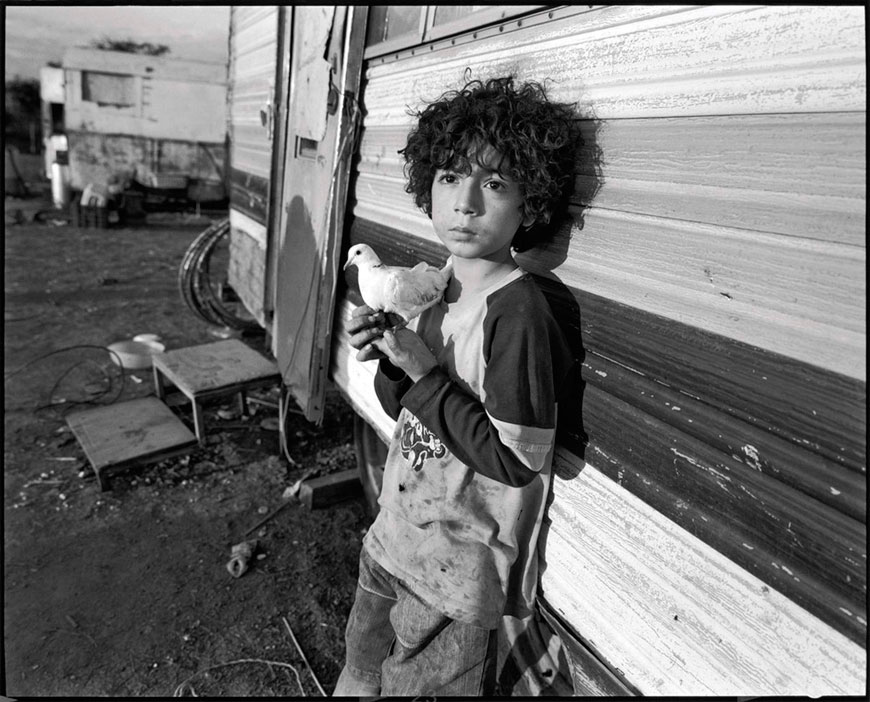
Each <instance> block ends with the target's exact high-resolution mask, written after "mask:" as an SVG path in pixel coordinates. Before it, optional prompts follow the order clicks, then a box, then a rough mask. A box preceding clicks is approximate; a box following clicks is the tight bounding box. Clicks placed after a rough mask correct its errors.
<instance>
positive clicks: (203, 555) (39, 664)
mask: <svg viewBox="0 0 870 702" xmlns="http://www.w3.org/2000/svg"><path fill="white" fill-rule="evenodd" d="M5 205H6V227H5V309H4V313H5V315H4V316H5V320H4V323H5V327H4V329H5V337H4V369H5V372H4V384H5V388H4V389H5V399H6V404H5V410H6V411H5V426H4V430H5V441H4V459H5V470H4V526H5V529H4V554H3V555H4V558H3V567H4V573H3V580H4V659H5V661H4V662H5V669H4V670H3V672H4V673H5V678H4V692H5V694H6V695H8V696H10V697H13V698H15V697H42V696H70V697H105V696H112V697H130V696H158V697H170V696H173V695H185V696H194V695H198V696H239V697H242V696H244V697H247V696H274V695H285V696H299V695H306V696H319V695H320V691H319V689H318V686H317V683H316V682H315V678H314V676H312V674H311V672H309V670H308V668H307V667H306V664H305V662H304V661H303V658H302V656H301V655H300V653H299V652H298V650H297V648H296V646H295V645H294V643H293V639H292V637H291V635H290V633H289V632H288V628H287V626H288V625H289V627H290V629H292V632H293V634H294V635H295V637H296V640H297V641H298V643H299V646H300V647H301V648H302V651H303V652H304V655H305V656H306V657H307V660H308V662H309V663H310V665H311V667H312V668H313V671H314V675H316V679H317V681H319V683H320V685H321V686H322V687H323V688H324V689H325V690H326V692H327V693H329V692H331V690H332V688H333V686H334V684H335V682H336V680H337V678H338V674H339V671H340V669H341V666H342V663H343V656H344V640H343V631H344V624H345V621H346V617H347V614H348V611H349V609H350V606H351V603H352V598H353V593H354V588H355V582H356V569H357V558H358V555H359V548H360V544H361V541H362V537H363V535H364V533H365V530H366V528H367V526H368V524H369V520H368V517H367V516H366V513H365V508H364V504H363V501H362V499H361V498H354V499H351V500H348V501H345V502H342V503H340V504H338V505H333V506H330V507H326V508H324V509H320V510H313V511H312V510H309V509H308V508H307V507H305V506H304V505H303V504H302V503H300V502H298V501H295V500H294V501H292V502H291V503H290V504H289V505H288V506H287V507H286V508H284V509H283V510H281V511H280V512H279V513H278V514H276V515H275V516H274V517H273V518H272V519H270V520H268V521H267V522H266V523H265V524H264V525H263V526H262V527H260V528H257V529H254V530H253V531H251V533H250V535H248V536H247V537H246V536H245V533H246V531H248V530H250V529H251V527H253V526H255V525H256V524H257V523H258V522H259V521H260V520H262V519H263V518H264V517H265V516H267V515H268V514H269V513H270V512H271V511H272V510H273V509H275V508H276V507H277V506H279V505H280V504H281V503H282V502H283V501H284V500H283V498H282V493H283V491H284V489H285V488H286V487H288V486H290V485H292V484H293V483H295V482H296V481H297V480H298V479H299V478H300V477H301V476H302V475H303V474H304V473H305V471H306V470H308V469H310V468H314V467H319V468H320V469H321V471H322V472H323V473H332V472H335V471H339V470H346V469H351V468H354V467H355V465H356V464H355V458H354V452H353V442H352V424H353V422H352V421H351V419H352V416H353V415H352V411H351V410H350V408H349V407H348V406H347V405H346V404H345V403H344V402H343V401H342V399H341V398H340V397H339V396H338V395H337V394H336V393H334V392H331V394H330V396H329V401H328V409H327V413H326V418H325V420H324V422H323V425H322V426H320V427H317V426H314V425H312V424H310V423H308V422H307V421H306V420H305V419H304V418H302V417H301V416H298V415H295V414H293V415H292V418H291V420H290V430H289V432H288V437H289V446H288V450H289V452H290V454H291V456H292V457H293V459H294V460H295V462H296V465H293V464H291V463H290V462H288V461H287V460H286V459H285V458H284V457H283V456H282V455H281V451H280V448H279V445H278V433H277V431H275V430H274V426H275V424H276V422H275V419H276V418H277V410H275V409H273V408H271V407H269V406H265V405H251V407H252V409H256V410H257V414H256V415H255V416H253V417H252V418H250V419H243V418H241V417H234V418H233V417H231V418H230V419H226V418H221V417H220V416H218V414H217V413H218V411H219V410H224V412H222V413H221V414H223V415H224V416H225V417H227V416H229V415H228V412H230V411H231V409H232V407H233V406H234V404H233V402H232V400H231V399H228V400H227V401H226V402H225V403H224V402H222V401H217V402H216V403H213V404H210V405H207V406H206V426H207V427H208V430H209V436H208V442H207V445H206V446H205V447H202V448H198V449H196V450H194V451H192V452H191V453H189V454H188V455H186V456H183V457H179V458H174V459H169V460H166V461H163V462H161V463H157V464H153V465H151V466H147V467H138V468H134V469H130V470H129V471H127V472H124V473H120V474H118V475H117V476H115V477H113V478H112V481H111V490H109V491H105V492H102V491H101V490H100V488H99V485H98V483H97V480H96V478H95V476H94V473H93V470H92V469H91V467H90V465H89V463H88V461H87V459H86V457H85V454H84V451H83V449H82V447H81V446H80V444H79V443H78V441H77V440H76V439H75V437H74V436H73V435H72V433H71V432H70V431H69V429H68V428H67V425H66V422H65V419H64V416H65V414H66V413H68V412H69V411H72V410H75V409H82V408H84V407H88V406H96V405H94V404H92V405H82V404H78V403H80V402H82V401H84V400H88V399H90V400H91V401H92V402H95V403H98V404H106V403H108V402H111V401H123V400H125V399H130V398H134V397H142V396H145V395H149V394H153V384H152V381H151V372H150V370H146V371H133V372H131V371H127V372H126V373H123V374H122V373H121V372H120V371H119V370H118V369H117V368H116V367H115V366H114V365H113V364H112V362H111V361H110V360H109V358H110V356H109V354H108V352H106V351H105V350H103V349H101V348H99V347H103V346H105V345H108V344H110V343H112V342H115V341H119V340H124V339H129V338H131V337H132V336H133V335H135V334H138V333H144V332H152V333H157V334H160V335H161V337H162V338H163V340H164V342H165V343H166V345H167V348H168V349H174V348H181V347H185V346H191V345H195V344H200V343H208V342H212V341H215V340H216V336H215V333H214V332H215V328H214V327H212V326H210V325H209V324H207V323H206V322H204V321H201V320H200V319H199V318H198V317H197V316H195V315H194V313H193V312H192V311H190V310H189V309H188V308H187V307H186V305H185V304H184V303H183V301H182V299H181V297H180V295H179V292H178V288H177V272H178V265H179V263H180V261H181V258H182V255H183V254H184V252H185V250H186V249H187V247H188V246H189V245H190V243H191V242H192V241H193V240H194V238H195V237H196V236H197V235H198V234H199V233H200V232H201V231H202V230H203V229H205V227H206V226H207V225H208V221H207V220H203V219H202V218H199V219H196V218H193V217H190V216H185V215H174V216H173V217H164V218H163V219H162V220H161V219H160V218H159V217H152V218H151V219H150V220H149V221H148V222H147V223H146V224H143V225H142V226H138V227H136V228H130V227H123V228H122V227H116V228H108V229H102V230H100V229H74V228H72V227H70V226H68V225H64V224H62V223H52V222H51V221H50V218H48V219H46V218H41V219H43V220H44V221H38V222H33V221H32V215H33V213H34V211H35V210H36V209H39V207H40V205H39V203H38V202H37V203H36V204H34V201H33V200H30V201H25V200H12V199H9V198H7V200H6V203H5ZM41 206H42V207H50V204H49V203H42V205H41ZM16 210H20V211H21V213H22V216H20V217H19V216H18V215H16V213H15V212H16ZM22 220H23V222H24V223H19V224H15V222H16V221H22ZM246 341H249V343H251V344H252V345H254V346H255V347H257V345H258V344H259V345H260V347H262V344H263V343H264V342H263V340H262V339H257V338H254V339H246ZM92 347H98V348H92ZM59 350H63V351H61V352H59V353H54V354H52V355H50V356H46V354H49V353H50V352H54V351H59ZM113 368H114V372H113ZM122 375H123V376H124V378H123V384H121V382H120V381H121V378H122ZM175 411H176V412H177V413H178V414H179V416H181V417H182V419H184V420H185V421H186V422H187V423H188V425H189V426H192V423H191V420H190V414H189V411H188V409H187V405H179V406H178V407H176V408H175ZM267 420H268V421H267ZM245 538H256V539H257V540H258V543H259V558H258V559H256V560H255V561H254V562H253V565H252V567H251V569H250V570H249V571H248V572H247V573H245V574H244V575H243V576H242V577H240V578H233V577H232V576H231V575H230V574H229V572H228V571H227V568H226V564H227V561H228V560H229V558H230V552H231V547H232V546H233V545H234V544H237V543H239V542H241V541H243V540H244V539H245Z"/></svg>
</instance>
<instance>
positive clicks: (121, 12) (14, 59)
mask: <svg viewBox="0 0 870 702" xmlns="http://www.w3.org/2000/svg"><path fill="white" fill-rule="evenodd" d="M229 16H230V7H229V5H172V6H157V5H92V6H75V5H46V4H42V3H39V4H37V3H35V2H30V3H27V4H26V5H7V6H6V7H5V20H6V22H5V28H6V42H5V43H6V80H9V79H11V78H13V77H15V76H16V75H17V76H19V77H21V78H38V77H39V69H40V68H41V67H42V66H45V65H46V64H47V63H48V62H49V61H60V60H61V59H62V58H63V52H64V51H65V50H66V49H67V48H70V47H73V46H87V45H88V44H89V43H90V42H91V41H92V40H94V39H101V38H103V37H104V36H106V37H110V38H112V39H132V40H133V41H139V42H146V41H147V42H152V43H154V44H166V45H167V46H169V48H170V49H171V51H170V52H169V53H168V54H165V55H166V56H167V57H169V58H178V59H189V60H194V61H218V62H221V63H226V61H227V41H228V36H229V24H230V20H229Z"/></svg>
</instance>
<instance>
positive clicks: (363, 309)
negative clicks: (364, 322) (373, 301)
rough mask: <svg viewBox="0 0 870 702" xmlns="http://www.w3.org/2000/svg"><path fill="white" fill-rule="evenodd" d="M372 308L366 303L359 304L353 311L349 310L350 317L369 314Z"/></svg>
mask: <svg viewBox="0 0 870 702" xmlns="http://www.w3.org/2000/svg"><path fill="white" fill-rule="evenodd" d="M372 312H374V310H373V309H372V308H371V307H369V306H368V305H360V306H359V307H357V308H356V309H355V310H354V311H353V312H351V314H350V316H351V317H364V316H365V315H367V314H371V313H372Z"/></svg>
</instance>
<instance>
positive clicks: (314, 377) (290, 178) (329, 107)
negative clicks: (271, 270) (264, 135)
mask: <svg viewBox="0 0 870 702" xmlns="http://www.w3.org/2000/svg"><path fill="white" fill-rule="evenodd" d="M292 11H293V22H292V24H293V28H292V48H291V52H290V93H289V104H288V109H287V123H286V137H287V138H286V144H287V147H286V155H285V159H284V185H283V191H282V194H281V200H280V202H281V213H280V216H279V220H278V228H277V239H278V241H277V247H276V248H275V256H276V258H275V266H276V280H275V285H274V290H275V300H274V303H275V315H274V320H273V336H272V351H273V353H274V354H275V357H276V358H277V360H278V367H279V369H280V371H281V374H282V377H283V381H284V384H285V386H287V388H288V390H289V391H290V393H291V394H292V396H293V397H294V398H295V400H296V401H297V403H298V404H299V406H300V407H301V408H302V410H303V411H304V412H305V416H306V417H307V418H308V419H309V420H310V421H315V422H319V421H320V420H321V418H322V414H323V394H324V389H325V383H326V373H327V369H328V365H329V348H330V342H331V329H332V309H333V304H334V301H335V288H336V281H337V275H338V257H339V255H340V244H341V231H342V224H343V212H344V203H345V193H346V191H347V178H348V172H349V163H350V155H351V154H352V153H353V150H354V141H355V127H356V124H357V122H358V115H359V106H358V102H357V96H358V93H359V77H360V66H361V64H362V50H363V41H364V39H365V23H366V13H367V10H366V8H365V7H345V6H341V7H326V6H324V7H309V6H299V7H295V8H293V10H292Z"/></svg>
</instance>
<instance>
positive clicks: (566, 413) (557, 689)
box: [498, 114, 603, 695]
mask: <svg viewBox="0 0 870 702" xmlns="http://www.w3.org/2000/svg"><path fill="white" fill-rule="evenodd" d="M576 126H577V127H578V132H579V138H578V139H577V142H576V143H577V144H578V148H577V156H576V165H575V174H576V178H575V181H574V191H573V194H572V196H571V198H570V207H569V208H568V209H566V210H565V211H563V212H562V213H557V216H556V217H554V218H553V221H552V223H551V225H550V226H551V228H552V230H553V232H554V235H553V236H552V238H550V239H549V240H548V243H547V244H545V245H544V247H543V248H537V249H532V250H531V251H529V252H527V253H519V254H517V261H518V262H519V264H520V265H521V266H522V267H523V268H524V269H526V270H528V271H530V272H531V273H533V274H534V276H535V279H536V280H537V282H538V285H539V286H540V288H541V291H542V292H543V293H544V296H545V297H546V298H547V301H548V302H549V303H550V307H551V309H552V311H553V314H554V316H555V317H556V320H557V322H558V323H559V326H560V327H561V329H562V333H563V334H564V335H565V339H566V341H567V342H568V345H569V346H570V349H571V352H572V354H573V356H574V361H575V363H574V367H573V369H572V372H571V373H570V375H569V377H568V379H567V380H566V381H565V382H564V383H563V384H562V387H561V388H560V390H561V392H560V394H559V423H558V427H557V443H558V444H559V445H560V446H561V447H563V448H565V449H567V450H568V451H570V452H571V453H573V454H574V455H576V456H577V457H578V458H579V459H580V460H579V461H578V462H576V463H575V462H571V463H570V464H568V463H565V462H561V461H560V462H558V463H556V462H554V472H555V473H556V475H557V476H558V477H559V478H561V479H563V480H573V479H574V478H576V477H577V476H578V475H579V474H580V472H581V471H582V470H583V467H584V466H585V460H584V458H585V453H586V445H587V442H588V436H587V434H586V431H585V430H584V427H583V412H582V409H583V392H584V389H585V385H586V383H585V381H584V380H583V378H582V375H581V368H582V365H583V362H584V360H585V357H586V351H585V349H584V347H583V338H582V323H581V313H580V306H579V305H578V304H577V299H576V297H575V296H574V294H573V293H572V292H571V290H570V288H569V287H568V286H567V285H565V283H564V282H562V280H561V279H560V278H559V277H558V276H557V275H556V274H555V273H554V272H553V271H554V269H557V268H558V267H559V266H561V265H562V264H563V263H564V262H565V261H566V260H567V258H568V253H569V248H570V244H571V237H572V234H573V233H574V232H575V231H576V230H581V229H583V227H584V225H585V216H586V212H587V210H588V208H589V206H590V205H591V203H592V201H593V199H594V198H595V195H596V194H597V193H598V191H599V190H600V188H601V185H602V183H603V177H602V164H603V159H602V150H601V147H600V146H599V139H598V135H599V131H600V129H601V122H600V121H599V120H597V119H596V118H595V117H594V115H591V114H585V115H578V119H577V122H576ZM555 483H556V481H555V480H551V481H550V488H549V494H548V496H547V503H546V508H545V511H544V517H543V520H542V523H541V531H540V535H539V538H538V568H539V570H538V573H539V577H540V576H541V575H542V574H543V573H544V571H545V570H546V568H547V542H548V535H549V530H550V523H551V520H550V514H549V513H550V505H551V504H552V502H553V498H554V489H555ZM541 595H543V596H544V599H546V593H544V592H542V591H541V592H539V597H540V596H541ZM542 611H546V610H545V609H542ZM551 616H552V615H551ZM525 626H526V627H527V628H525V630H524V631H523V632H522V633H519V632H515V633H514V634H513V635H512V636H508V637H507V639H508V642H509V643H508V646H509V654H508V655H507V657H506V659H505V660H506V661H507V664H506V665H505V666H504V667H503V668H502V669H501V670H500V673H499V681H498V682H499V688H500V689H501V690H512V689H513V687H514V685H516V684H517V683H518V682H519V681H520V680H521V679H522V678H523V677H524V676H525V677H526V679H528V678H531V679H532V680H534V686H535V687H537V688H538V691H537V694H539V695H554V694H555V695H565V694H570V693H569V692H568V690H571V689H574V688H575V687H576V686H575V683H574V681H573V677H574V676H573V673H572V670H571V665H570V664H569V663H568V660H567V658H566V652H565V647H568V648H570V646H568V644H567V643H566V642H563V647H562V648H558V649H556V650H557V651H558V653H557V655H556V657H555V659H552V658H551V657H550V656H549V654H548V653H547V651H548V650H549V645H548V642H549V641H550V640H551V639H552V637H553V636H559V635H558V634H556V630H555V629H554V628H553V625H552V624H550V623H549V621H548V620H547V618H546V616H544V615H543V614H541V613H540V612H536V613H535V615H534V617H533V618H532V619H530V620H527V621H526V624H525ZM560 638H561V637H560ZM505 653H507V651H506V652H505ZM534 661H537V663H534ZM544 663H546V665H544ZM524 665H525V666H528V668H527V669H525V670H523V669H522V666H524ZM547 666H552V667H550V668H549V670H544V668H546V667H547ZM547 676H549V677H547Z"/></svg>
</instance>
